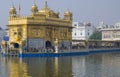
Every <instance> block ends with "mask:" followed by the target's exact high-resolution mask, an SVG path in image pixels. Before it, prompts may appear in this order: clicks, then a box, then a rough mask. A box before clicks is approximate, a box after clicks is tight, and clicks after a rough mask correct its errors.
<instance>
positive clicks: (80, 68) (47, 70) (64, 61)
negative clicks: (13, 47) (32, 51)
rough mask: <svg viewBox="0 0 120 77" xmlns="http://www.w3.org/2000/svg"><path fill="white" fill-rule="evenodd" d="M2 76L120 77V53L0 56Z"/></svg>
mask: <svg viewBox="0 0 120 77" xmlns="http://www.w3.org/2000/svg"><path fill="white" fill-rule="evenodd" d="M0 77H120V54H117V53H110V54H94V55H87V56H75V57H47V58H45V57H42V58H40V57H39V58H17V57H0Z"/></svg>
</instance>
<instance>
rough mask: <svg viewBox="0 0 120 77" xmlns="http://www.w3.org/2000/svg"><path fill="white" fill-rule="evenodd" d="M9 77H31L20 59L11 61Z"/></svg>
mask: <svg viewBox="0 0 120 77" xmlns="http://www.w3.org/2000/svg"><path fill="white" fill-rule="evenodd" d="M9 77H31V76H28V73H27V65H26V64H25V63H23V62H22V61H21V60H20V59H19V58H11V59H10V60H9Z"/></svg>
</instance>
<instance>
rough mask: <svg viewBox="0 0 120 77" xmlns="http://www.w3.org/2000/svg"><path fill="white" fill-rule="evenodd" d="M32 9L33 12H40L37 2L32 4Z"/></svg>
mask: <svg viewBox="0 0 120 77" xmlns="http://www.w3.org/2000/svg"><path fill="white" fill-rule="evenodd" d="M31 11H32V13H36V12H38V7H37V5H36V4H34V5H33V6H32V9H31Z"/></svg>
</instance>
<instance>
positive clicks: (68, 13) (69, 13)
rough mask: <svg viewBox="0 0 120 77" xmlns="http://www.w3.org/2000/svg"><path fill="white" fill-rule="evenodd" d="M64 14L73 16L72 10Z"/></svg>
mask: <svg viewBox="0 0 120 77" xmlns="http://www.w3.org/2000/svg"><path fill="white" fill-rule="evenodd" d="M64 14H65V15H72V13H71V12H70V10H67V11H66V12H65V13H64Z"/></svg>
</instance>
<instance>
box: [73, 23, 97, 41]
mask: <svg viewBox="0 0 120 77" xmlns="http://www.w3.org/2000/svg"><path fill="white" fill-rule="evenodd" d="M72 27H73V29H72V40H88V38H89V37H90V35H91V34H93V32H94V31H95V30H96V29H95V27H94V26H93V25H92V24H91V23H85V24H84V23H80V22H73V24H72Z"/></svg>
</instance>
